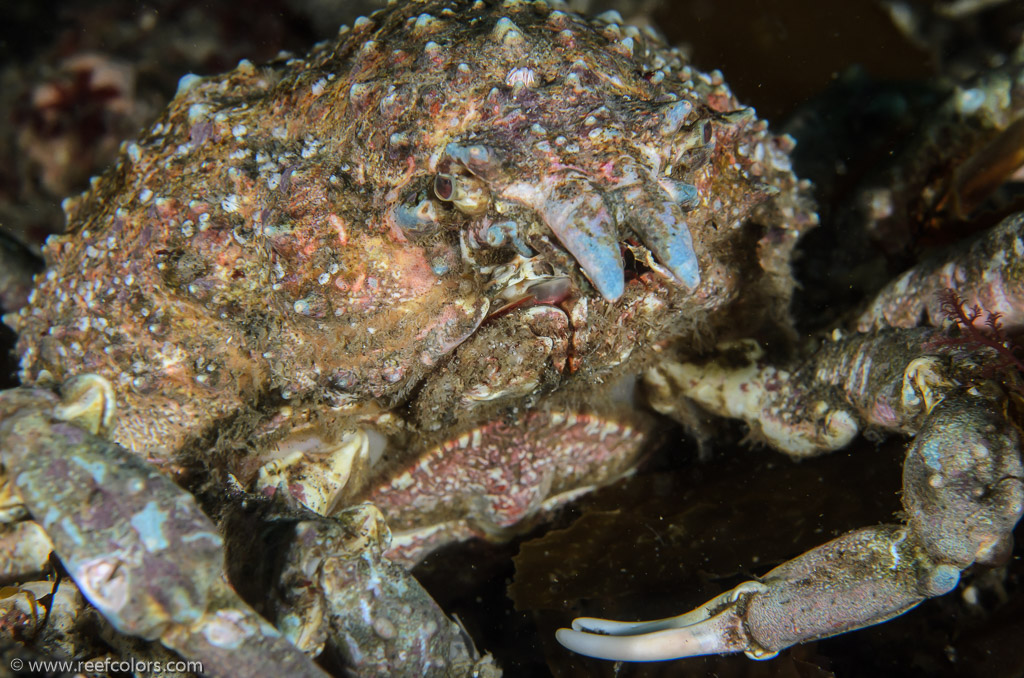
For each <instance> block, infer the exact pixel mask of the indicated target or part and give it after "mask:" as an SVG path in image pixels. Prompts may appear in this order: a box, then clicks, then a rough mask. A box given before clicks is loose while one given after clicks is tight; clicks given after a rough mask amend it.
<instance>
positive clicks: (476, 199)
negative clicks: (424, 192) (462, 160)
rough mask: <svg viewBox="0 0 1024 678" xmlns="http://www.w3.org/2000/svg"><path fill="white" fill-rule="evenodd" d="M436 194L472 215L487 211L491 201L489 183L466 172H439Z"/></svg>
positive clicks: (435, 181) (435, 178)
mask: <svg viewBox="0 0 1024 678" xmlns="http://www.w3.org/2000/svg"><path fill="white" fill-rule="evenodd" d="M434 195H436V196H437V197H438V198H440V199H441V200H444V201H445V202H450V203H452V204H453V205H455V207H456V208H457V209H458V210H459V211H460V212H462V213H463V214H468V215H469V216H472V217H475V216H480V215H481V214H483V213H484V212H486V211H487V206H488V205H490V202H491V194H490V191H488V190H487V184H485V183H484V182H483V181H482V180H480V179H478V178H477V177H475V176H473V175H472V174H468V173H465V172H462V173H459V172H442V173H439V174H438V175H437V176H435V177H434Z"/></svg>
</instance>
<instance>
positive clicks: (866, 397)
mask: <svg viewBox="0 0 1024 678" xmlns="http://www.w3.org/2000/svg"><path fill="white" fill-rule="evenodd" d="M935 336H936V332H935V331H933V330H912V331H903V332H882V333H877V334H876V335H861V336H857V337H853V338H851V339H847V340H839V341H836V342H833V343H832V344H830V345H828V346H826V347H825V348H823V350H821V351H819V353H818V355H817V356H815V358H814V359H812V360H811V361H810V362H809V363H808V364H807V365H805V366H804V367H803V368H801V369H799V370H797V371H795V372H793V373H783V372H781V371H778V370H774V369H772V368H767V367H764V366H760V367H759V366H757V365H756V364H754V365H753V367H752V368H750V367H748V368H731V369H730V370H724V369H719V368H717V367H715V368H709V367H708V366H706V365H705V366H700V367H695V366H692V365H689V366H683V365H678V364H677V365H675V366H669V367H668V368H667V371H666V370H663V371H661V372H660V373H659V374H656V375H648V376H649V382H651V381H653V382H654V383H653V391H654V395H655V400H657V397H658V394H659V388H660V389H661V395H663V396H664V395H667V394H666V392H665V391H664V388H665V387H667V386H668V385H669V384H671V385H672V386H673V388H676V389H679V390H680V391H679V392H682V393H684V394H687V395H691V396H693V395H694V394H695V393H699V397H698V398H697V399H698V400H699V402H701V403H702V404H704V405H705V406H709V407H711V409H718V406H719V405H721V404H722V401H720V400H718V396H722V397H723V399H728V398H729V397H736V398H741V397H745V394H746V393H748V392H750V391H752V390H754V391H756V390H758V389H760V395H761V396H762V398H761V400H760V402H759V404H758V407H759V408H760V409H761V419H770V422H771V423H770V425H771V426H772V427H773V429H774V432H775V434H776V438H777V439H776V440H775V441H774V442H776V443H778V442H779V441H785V440H786V436H783V435H781V434H782V432H784V431H785V430H786V429H787V427H789V428H790V429H791V430H790V431H789V432H790V434H791V441H792V442H793V444H792V445H791V446H790V448H789V450H788V451H790V453H791V454H797V455H802V454H808V453H810V452H813V451H822V450H826V449H831V448H832V447H833V446H835V445H836V444H837V440H840V439H842V438H846V437H847V435H846V434H847V433H849V431H848V430H846V429H847V428H849V426H856V424H857V423H858V422H859V423H870V424H873V425H876V426H885V427H886V428H888V429H890V430H898V431H899V430H907V429H915V430H917V435H916V436H915V437H914V439H913V441H912V443H911V444H910V446H909V447H908V450H907V455H906V458H905V460H904V465H903V506H904V513H905V515H906V522H905V523H904V524H892V525H878V526H875V527H868V528H863V529H859V530H854V531H852V532H848V533H846V534H844V535H842V536H840V537H838V538H837V539H834V540H832V541H830V542H828V543H826V544H823V545H821V546H819V547H817V548H815V549H812V550H810V551H808V552H806V553H804V554H802V555H800V556H798V557H796V558H794V559H793V560H790V561H788V562H786V563H784V564H782V565H781V566H779V567H777V568H776V569H774V570H772V571H771V572H769V573H768V574H767V575H765V576H764V577H763V578H761V580H760V581H757V582H746V583H744V584H741V585H740V586H738V587H737V588H735V589H733V590H732V591H729V592H726V593H724V594H722V595H720V596H718V597H717V598H715V599H713V600H711V601H709V602H708V603H706V604H705V605H703V606H701V607H700V608H698V609H696V610H694V611H692V612H689V613H687V614H684V615H680V616H678V617H671V618H668V619H662V620H659V621H654V622H639V623H628V622H626V623H623V622H611V621H607V620H602V619H590V618H583V619H577V620H576V621H574V622H573V625H572V626H573V628H572V629H571V630H570V629H561V630H559V631H558V634H557V638H558V640H559V642H560V643H562V645H564V646H565V647H567V648H568V649H570V650H574V651H576V652H579V653H581V654H585V655H589V656H592V657H598V658H602V659H614V660H623V661H656V660H664V659H673V658H679V657H689V656H697V655H703V654H717V653H730V652H745V653H746V654H747V656H748V657H751V658H753V659H769V658H771V657H774V656H775V655H776V654H777V653H778V652H779V651H781V650H783V649H785V648H787V647H790V646H792V645H795V644H798V643H802V642H805V641H809V640H814V639H818V638H824V637H828V636H832V635H837V634H840V633H845V632H847V631H853V630H855V629H859V628H863V627H866V626H871V625H874V624H879V623H881V622H884V621H887V620H889V619H892V618H893V617H896V616H898V615H900V614H902V613H904V612H906V611H907V610H909V609H911V608H913V607H914V606H916V605H917V604H918V603H920V602H922V601H923V600H925V599H927V598H931V597H934V596H940V595H943V594H945V593H948V592H949V591H951V590H952V589H954V588H955V587H956V585H957V583H958V582H959V579H960V573H961V571H962V570H964V569H965V568H967V567H969V566H971V565H972V564H974V563H980V564H995V563H999V562H1002V561H1003V560H1005V558H1006V557H1008V555H1009V553H1010V551H1011V547H1012V531H1013V528H1014V526H1015V525H1016V523H1017V521H1018V520H1019V519H1020V517H1021V514H1022V512H1024V470H1022V466H1021V458H1020V433H1019V431H1018V429H1017V428H1016V427H1015V426H1014V425H1013V423H1011V422H1010V420H1009V419H1008V418H1007V416H1006V414H1005V407H1004V405H1005V404H1004V403H1003V402H1002V401H1001V399H1000V397H999V394H998V393H996V392H995V391H993V392H992V393H989V392H988V389H987V388H985V389H982V388H976V387H968V386H966V385H962V384H961V383H960V380H959V379H958V376H959V373H958V369H959V368H958V367H957V366H958V365H962V363H963V361H965V360H966V356H965V355H961V354H959V352H956V351H950V352H948V353H947V354H941V353H935V352H934V349H931V350H932V351H933V354H929V352H928V351H929V350H930V349H929V347H930V346H933V345H934V344H933V343H931V342H930V339H933V338H934V337H935ZM755 355H756V354H755ZM696 372H702V373H703V377H704V378H705V380H702V379H696V380H695V381H688V380H686V379H685V378H684V377H683V375H684V374H689V375H690V376H695V374H696ZM740 373H742V374H743V375H744V376H743V377H742V378H741V377H740V376H739V374H740ZM769 376H770V378H769ZM680 379H683V381H679V380H680ZM765 379H768V382H767V383H769V386H768V387H767V388H765V387H764V384H765V383H766V382H765ZM743 384H745V387H744V386H743ZM649 385H652V384H650V383H649ZM780 386H784V387H785V388H779V387H780ZM734 391H736V392H734ZM740 391H742V392H743V394H744V395H743V396H741V395H740V393H739V392H740ZM794 392H795V393H798V394H802V395H803V398H796V397H794V395H793V393H794ZM711 393H717V395H716V396H715V397H714V398H712V397H710V394H711ZM783 393H786V394H787V395H783ZM798 402H803V403H805V404H804V405H803V409H800V408H799V407H798V405H797V403H798ZM822 403H824V404H822ZM662 404H664V403H662ZM747 406H752V402H751V401H748V403H747ZM731 407H733V408H734V409H735V407H737V406H736V405H735V403H734V404H733V405H732V406H731ZM751 411H752V410H751ZM808 411H809V412H811V413H812V414H807V412H808ZM836 412H841V413H842V415H843V416H842V419H843V421H844V422H845V423H844V425H843V427H842V428H843V435H841V436H835V435H829V434H826V433H824V432H827V430H828V429H829V428H833V429H835V428H837V427H835V426H831V427H830V425H829V421H834V417H835V414H836ZM734 414H735V412H734ZM751 421H752V422H753V421H758V418H757V417H751ZM853 430H854V432H855V430H856V429H855V428H854V429H853ZM815 431H817V433H818V435H817V436H816V435H814V432H815ZM813 440H816V441H817V444H816V447H815V446H814V445H812V443H811V441H813Z"/></svg>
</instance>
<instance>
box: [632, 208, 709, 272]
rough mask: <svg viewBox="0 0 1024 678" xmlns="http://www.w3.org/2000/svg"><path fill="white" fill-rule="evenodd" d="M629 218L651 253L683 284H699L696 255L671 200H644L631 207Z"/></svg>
mask: <svg viewBox="0 0 1024 678" xmlns="http://www.w3.org/2000/svg"><path fill="white" fill-rule="evenodd" d="M630 214H631V217H630V220H631V223H632V224H633V230H635V231H636V232H637V234H638V235H639V236H640V238H641V239H642V240H643V241H644V244H645V245H647V247H648V248H650V250H651V252H653V253H654V256H655V257H656V258H657V259H658V261H660V262H661V263H662V264H663V265H664V266H665V267H666V268H668V270H670V271H671V272H672V275H674V276H675V278H676V280H678V281H679V282H680V283H682V284H683V285H686V287H688V288H690V289H693V288H694V287H696V286H697V285H698V284H699V283H700V269H699V268H698V266H697V254H696V253H695V252H694V251H693V239H692V238H691V237H690V229H689V227H688V226H687V225H686V217H685V216H683V209H682V208H681V207H680V206H679V205H678V204H676V203H675V202H670V201H668V200H665V201H657V200H652V201H647V202H641V203H640V204H638V205H633V206H631V209H630Z"/></svg>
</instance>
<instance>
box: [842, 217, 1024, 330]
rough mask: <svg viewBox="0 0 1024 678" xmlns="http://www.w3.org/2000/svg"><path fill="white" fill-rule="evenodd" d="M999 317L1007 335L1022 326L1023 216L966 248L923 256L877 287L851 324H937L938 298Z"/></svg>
mask: <svg viewBox="0 0 1024 678" xmlns="http://www.w3.org/2000/svg"><path fill="white" fill-rule="evenodd" d="M947 289H955V290H957V292H958V293H959V294H960V296H962V297H963V298H964V300H965V301H966V305H967V307H968V308H969V307H971V306H974V305H975V304H977V305H979V306H981V307H982V308H985V309H988V310H989V311H991V312H996V313H999V314H1000V318H1001V320H1002V323H1003V326H1004V327H1005V328H1006V329H1007V330H1016V329H1020V328H1022V327H1024V214H1022V213H1018V214H1014V215H1013V216H1010V217H1007V218H1006V219H1004V220H1003V221H1002V222H1001V223H1000V224H999V225H998V226H996V227H994V228H992V229H991V230H988V231H986V232H985V233H984V234H983V235H981V236H979V237H978V238H975V239H974V241H972V242H971V243H970V244H968V245H964V244H961V245H958V246H957V247H956V249H954V250H952V251H947V252H943V253H940V254H937V255H935V256H932V257H929V258H927V259H925V260H924V261H922V262H921V263H919V264H917V265H916V266H914V267H913V268H911V269H910V270H908V271H906V272H904V273H903V274H902V275H901V276H899V277H898V278H896V279H895V280H893V281H892V282H891V283H889V284H888V285H886V286H885V287H883V288H882V289H881V290H880V291H879V292H878V294H877V295H876V296H875V299H874V302H873V303H872V304H871V306H870V307H869V308H868V309H867V310H865V311H864V313H863V314H862V315H861V316H860V318H858V319H857V329H859V330H860V331H861V332H867V331H868V330H870V329H872V328H874V327H885V326H892V327H914V326H916V325H917V324H918V323H919V322H920V321H921V317H922V316H927V319H928V322H929V323H930V324H931V325H934V326H936V327H938V326H940V325H942V323H943V322H944V320H945V315H944V314H943V312H942V306H941V298H940V295H939V293H940V292H942V291H943V290H947Z"/></svg>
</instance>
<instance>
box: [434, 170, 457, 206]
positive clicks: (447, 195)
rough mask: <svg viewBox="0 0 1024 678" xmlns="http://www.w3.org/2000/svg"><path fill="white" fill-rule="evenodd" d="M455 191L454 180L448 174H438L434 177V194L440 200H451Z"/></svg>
mask: <svg viewBox="0 0 1024 678" xmlns="http://www.w3.org/2000/svg"><path fill="white" fill-rule="evenodd" d="M454 193H455V182H454V181H452V177H451V175H449V174H438V175H437V176H436V177H434V195H436V196H437V197H438V198H440V199H441V200H451V199H452V195H453V194H454Z"/></svg>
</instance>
